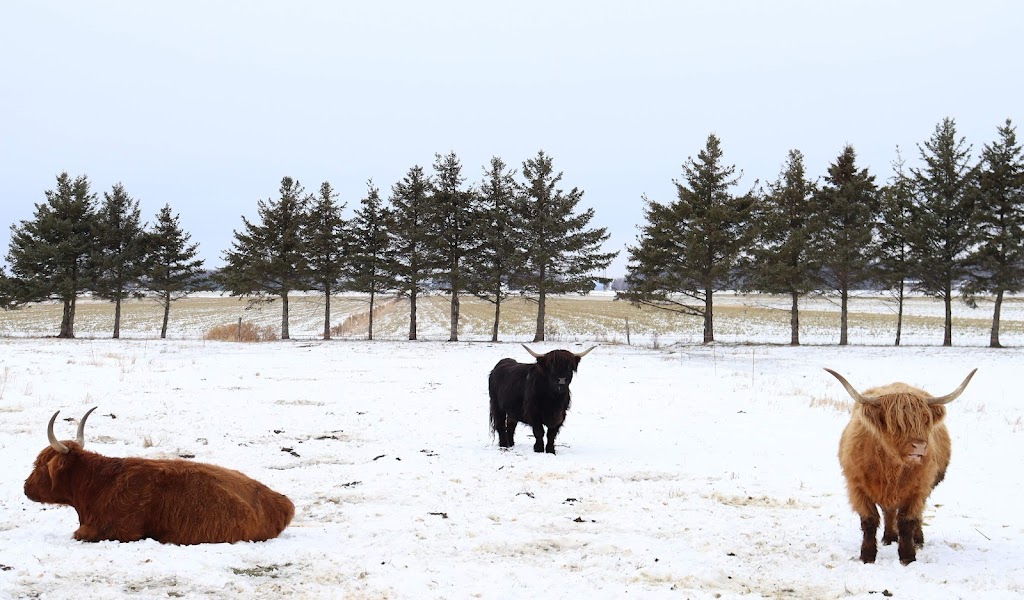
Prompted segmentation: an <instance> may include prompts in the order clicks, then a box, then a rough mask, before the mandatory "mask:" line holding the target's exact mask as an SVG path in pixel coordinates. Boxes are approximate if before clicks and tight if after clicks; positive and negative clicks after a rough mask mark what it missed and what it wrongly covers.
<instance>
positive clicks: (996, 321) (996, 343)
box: [988, 290, 1003, 348]
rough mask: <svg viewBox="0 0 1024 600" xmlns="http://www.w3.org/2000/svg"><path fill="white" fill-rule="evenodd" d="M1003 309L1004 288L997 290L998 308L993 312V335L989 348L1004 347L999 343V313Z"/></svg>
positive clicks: (989, 341)
mask: <svg viewBox="0 0 1024 600" xmlns="http://www.w3.org/2000/svg"><path fill="white" fill-rule="evenodd" d="M1002 310H1003V290H999V291H998V292H996V308H995V310H994V311H993V312H992V336H991V337H990V338H989V340H988V347H989V348H1002V347H1003V345H1002V344H1000V343H999V315H1000V313H1001V312H1002Z"/></svg>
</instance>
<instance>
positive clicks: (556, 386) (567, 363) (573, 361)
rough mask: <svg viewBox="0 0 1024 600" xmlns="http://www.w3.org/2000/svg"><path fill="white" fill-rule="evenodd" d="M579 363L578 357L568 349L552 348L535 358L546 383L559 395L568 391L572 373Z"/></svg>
mask: <svg viewBox="0 0 1024 600" xmlns="http://www.w3.org/2000/svg"><path fill="white" fill-rule="evenodd" d="M579 365H580V357H579V356H576V355H575V354H573V353H572V352H569V351H568V350H552V351H551V352H548V353H547V354H542V355H541V356H540V357H539V358H538V359H537V366H538V367H540V370H541V372H542V373H543V374H544V377H546V378H547V380H548V385H549V386H551V389H552V390H554V391H555V393H556V394H559V395H561V394H567V393H569V384H570V383H572V375H573V373H575V372H576V368H577V367H579Z"/></svg>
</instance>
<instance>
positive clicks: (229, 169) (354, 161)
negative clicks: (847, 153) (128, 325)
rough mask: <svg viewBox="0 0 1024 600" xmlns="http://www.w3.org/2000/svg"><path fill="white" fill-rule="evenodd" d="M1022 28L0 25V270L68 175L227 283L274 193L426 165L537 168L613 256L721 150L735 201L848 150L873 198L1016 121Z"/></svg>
mask: <svg viewBox="0 0 1024 600" xmlns="http://www.w3.org/2000/svg"><path fill="white" fill-rule="evenodd" d="M1021 23H1024V5H1020V4H1018V3H1016V2H1012V1H1009V0H1007V1H1002V2H1000V1H984V0H983V1H976V2H971V3H969V4H968V3H964V2H948V1H932V2H917V1H914V2H883V1H871V2H850V3H842V4H841V5H840V4H839V3H835V2H816V1H790V2H759V1H733V2H693V1H665V2H660V1H659V2H610V1H586V2H584V1H563V2H540V1H533V0H529V1H519V2H503V3H497V2H471V1H445V2H415V1H392V2H387V1H381V2H372V3H370V2H358V3H356V2H326V1H324V2H317V1H309V0H307V1H293V2H287V3H286V2H278V3H272V2H246V1H236V2H224V1H221V2H198V1H177V2H130V1H123V2H122V1H106V2H89V3H78V2H55V1H33V2H17V3H15V2H5V3H3V4H2V5H0V56H2V57H3V59H2V61H0V194H2V197H0V257H2V256H5V255H6V253H7V250H8V247H9V237H10V236H9V233H10V232H9V225H11V224H15V223H18V222H20V221H21V220H22V219H29V218H31V217H32V215H33V211H34V204H35V203H38V202H42V201H44V195H43V192H44V191H45V190H47V189H52V188H53V187H54V183H55V177H56V175H57V174H58V173H60V172H61V171H65V170H66V171H68V172H69V173H70V174H72V175H78V174H83V173H84V174H87V175H88V176H89V178H90V180H91V181H92V183H93V186H94V191H96V192H98V193H99V194H100V196H101V197H102V192H103V191H109V190H110V188H111V186H112V185H113V184H114V183H116V182H118V181H120V182H123V184H124V185H125V188H126V189H127V191H128V193H129V194H131V195H132V196H133V197H135V198H137V199H139V200H140V201H141V207H142V212H143V217H144V218H145V219H146V220H149V221H152V220H153V219H154V218H155V215H156V213H157V211H158V210H159V208H160V207H161V206H163V205H164V204H165V203H169V204H170V205H171V207H172V208H173V210H174V211H175V212H176V213H179V214H180V216H181V221H182V226H183V228H184V229H185V230H187V231H189V232H190V233H191V234H192V236H193V241H197V242H199V243H200V252H201V256H202V257H203V258H205V259H206V261H207V266H209V267H218V266H221V264H222V262H221V253H222V252H223V251H224V250H225V249H226V248H228V247H229V245H230V241H231V239H232V231H233V230H234V229H237V228H239V227H240V226H241V223H242V222H241V216H242V215H246V216H248V217H255V214H256V203H257V200H258V199H260V198H268V197H272V196H276V193H277V188H278V185H279V183H280V180H281V177H282V176H284V175H289V176H292V177H295V178H297V179H298V180H299V181H300V182H302V184H303V185H304V186H305V187H306V189H307V190H308V191H315V190H316V189H317V188H318V187H319V184H320V183H321V182H322V181H325V180H326V181H330V182H331V184H332V185H333V186H334V187H335V188H336V189H337V190H338V191H339V192H340V193H341V200H342V201H345V202H347V203H348V205H349V209H351V208H352V207H354V206H356V205H357V204H358V202H359V199H360V198H361V197H362V195H363V194H364V192H365V182H366V180H367V179H369V178H373V179H374V182H375V183H376V184H377V185H378V187H380V188H381V190H382V192H383V194H384V196H385V197H386V196H387V195H388V194H389V192H390V188H391V185H392V184H393V183H394V182H396V181H397V180H398V179H399V178H401V176H402V175H403V174H404V173H405V172H406V171H407V170H408V169H409V168H410V167H411V166H413V165H416V164H419V165H423V166H425V167H429V166H430V165H431V164H432V163H433V160H434V153H435V152H440V153H447V152H449V151H454V152H456V153H457V155H458V156H459V158H460V159H461V160H462V164H463V167H464V171H463V172H464V174H465V175H466V176H467V178H468V179H469V181H471V182H474V181H478V180H479V179H480V174H481V172H482V168H483V165H485V164H486V163H487V162H488V160H489V158H490V157H491V156H493V155H498V156H501V157H502V158H503V159H504V160H505V162H506V163H508V164H510V165H514V166H516V167H519V166H521V164H522V162H523V161H524V160H525V159H527V158H529V157H531V156H533V155H534V154H536V152H537V151H538V150H539V149H544V150H545V151H546V152H548V153H549V154H551V155H552V156H553V157H554V159H555V166H556V168H557V169H560V170H562V171H564V174H565V177H564V180H563V185H564V187H565V188H566V189H569V188H571V187H574V186H577V187H580V188H581V189H583V190H584V191H585V192H586V194H585V196H584V199H583V205H584V206H585V207H590V206H592V207H594V208H595V210H596V217H595V219H594V221H593V222H592V225H594V226H604V227H608V228H609V230H610V232H611V234H612V237H611V240H610V241H609V244H608V248H609V249H612V250H621V249H624V246H625V245H626V244H631V243H633V242H634V241H635V237H636V233H637V225H638V224H640V223H641V221H642V218H643V217H642V202H641V195H643V194H647V195H648V196H649V197H651V198H654V199H660V200H669V199H671V198H672V197H673V196H674V193H675V190H674V187H673V185H672V180H673V179H674V178H678V177H679V176H680V173H681V168H680V165H681V164H682V163H683V162H684V161H685V160H686V159H687V158H688V157H690V156H695V155H696V154H697V152H698V151H699V150H700V149H701V148H703V146H704V143H705V141H706V138H707V135H708V134H709V133H711V132H714V133H716V134H717V135H718V136H719V138H720V139H721V140H722V144H723V148H724V151H725V160H726V162H727V163H728V164H735V165H736V166H737V167H738V168H739V169H742V170H743V171H744V173H745V175H744V177H743V179H742V180H741V188H742V189H747V188H749V187H750V186H752V185H753V183H754V180H755V179H760V180H761V182H762V183H763V182H765V181H766V180H774V179H775V178H776V177H777V176H778V173H779V170H780V168H781V165H782V163H783V162H784V160H785V157H786V153H787V151H788V150H789V149H791V148H797V149H799V150H801V151H802V152H804V154H805V155H806V157H807V168H808V173H809V175H810V176H812V177H818V176H820V175H821V174H823V173H824V172H825V170H826V168H827V166H828V164H829V162H831V161H832V160H833V159H834V158H835V157H836V156H838V154H839V153H840V151H841V150H842V147H843V146H844V145H845V144H847V143H849V144H852V145H853V146H854V148H855V149H856V150H857V152H858V157H859V161H860V164H861V166H866V167H870V169H871V170H872V172H873V173H874V174H875V175H876V176H877V177H878V180H879V181H880V182H881V181H884V180H885V179H886V178H887V177H888V176H889V174H890V163H891V161H892V159H893V157H894V153H895V148H896V147H897V145H898V146H900V147H902V148H903V149H904V155H905V156H906V158H908V159H909V160H910V162H911V163H913V162H914V161H916V159H917V156H918V153H917V148H916V145H917V144H919V143H921V142H923V141H925V140H927V139H928V138H929V137H930V135H931V134H932V132H933V131H934V128H935V125H936V124H937V123H938V122H939V121H941V120H942V119H943V118H944V117H946V116H950V117H953V118H954V119H956V122H957V128H958V131H959V133H960V134H961V135H963V136H965V137H966V138H967V141H968V143H970V144H972V145H973V146H974V149H975V151H977V150H980V148H981V146H982V144H984V143H986V142H990V141H992V140H993V139H994V138H995V136H996V128H997V127H998V126H1000V125H1001V124H1002V123H1003V122H1004V120H1005V119H1006V118H1012V119H1013V120H1014V122H1015V123H1016V122H1019V120H1020V119H1021V118H1022V115H1021V114H1020V110H1021V98H1022V88H1024V84H1022V83H1021V72H1022V63H1024V41H1022V39H1024V38H1022V35H1021V33H1022V31H1021V29H1022V26H1021ZM0 262H4V261H2V260H0ZM625 265H626V255H625V252H622V254H621V255H620V257H619V258H618V259H617V260H616V261H615V263H613V265H612V268H611V269H609V272H608V274H609V275H611V276H618V275H622V274H623V273H624V272H625Z"/></svg>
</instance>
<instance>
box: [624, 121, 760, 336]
mask: <svg viewBox="0 0 1024 600" xmlns="http://www.w3.org/2000/svg"><path fill="white" fill-rule="evenodd" d="M722 159H723V152H722V147H721V142H720V141H719V140H718V137H716V136H715V135H714V134H711V135H709V136H708V139H707V143H706V145H705V147H704V149H703V150H701V151H700V152H699V153H698V155H697V160H694V159H693V158H688V159H687V160H686V162H685V163H683V181H678V180H676V181H674V183H675V185H676V192H677V199H676V200H675V201H674V202H672V203H671V204H660V203H658V202H656V201H652V200H648V199H647V198H646V197H645V198H644V202H645V204H646V206H645V215H644V216H645V221H646V222H645V224H644V225H642V226H641V235H640V236H639V239H638V241H639V244H638V245H637V246H633V247H630V248H629V253H630V258H629V260H630V264H629V266H628V269H629V271H628V273H627V276H626V280H627V282H628V283H629V291H628V292H625V293H621V294H620V297H622V298H625V299H628V300H630V301H631V302H632V303H634V304H636V305H639V306H654V307H658V308H662V309H666V310H672V311H675V312H680V313H683V314H690V315H695V316H700V317H703V319H704V343H709V342H713V341H715V328H714V292H715V291H718V290H722V289H727V288H732V287H735V285H736V283H737V281H736V275H737V271H736V267H737V264H738V262H739V258H740V254H741V252H742V250H743V249H744V248H746V247H747V245H748V241H749V240H750V238H751V227H750V220H751V210H752V208H753V205H754V198H753V194H752V193H746V194H742V195H733V194H732V193H731V192H730V191H729V190H730V189H731V188H732V187H734V186H736V185H737V183H738V182H739V176H736V175H735V173H736V167H735V166H726V165H724V164H723V162H722ZM678 295H681V296H682V298H681V299H680V298H679V297H678ZM673 296H675V297H673Z"/></svg>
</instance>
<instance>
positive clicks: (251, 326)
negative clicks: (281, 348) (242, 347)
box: [203, 321, 277, 342]
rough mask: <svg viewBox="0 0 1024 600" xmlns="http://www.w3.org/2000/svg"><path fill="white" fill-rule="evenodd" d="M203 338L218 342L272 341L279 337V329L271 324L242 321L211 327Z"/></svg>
mask: <svg viewBox="0 0 1024 600" xmlns="http://www.w3.org/2000/svg"><path fill="white" fill-rule="evenodd" d="M203 339H204V340H212V341H218V342H272V341H274V340H276V339H277V331H276V330H275V329H274V328H273V327H271V326H270V325H257V324H255V323H253V322H252V321H242V322H240V323H229V324H227V325H216V326H214V327H211V328H210V329H209V331H207V332H206V335H204V336H203Z"/></svg>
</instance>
